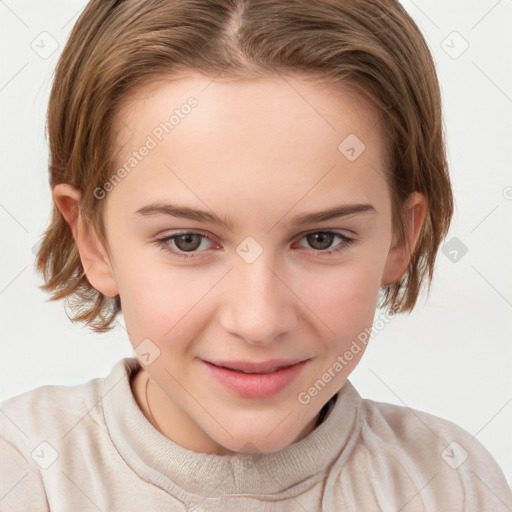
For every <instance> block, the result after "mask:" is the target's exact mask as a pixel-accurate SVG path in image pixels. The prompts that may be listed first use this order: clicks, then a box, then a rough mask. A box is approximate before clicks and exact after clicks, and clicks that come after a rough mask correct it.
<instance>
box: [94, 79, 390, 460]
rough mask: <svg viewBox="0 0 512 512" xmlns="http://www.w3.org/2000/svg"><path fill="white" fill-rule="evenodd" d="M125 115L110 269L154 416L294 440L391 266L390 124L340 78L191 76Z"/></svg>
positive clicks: (261, 443)
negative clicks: (328, 81)
mask: <svg viewBox="0 0 512 512" xmlns="http://www.w3.org/2000/svg"><path fill="white" fill-rule="evenodd" d="M189 98H194V99H193V100H189ZM187 100H188V103H187ZM186 105H189V106H188V107H186ZM173 113H174V114H175V117H174V118H173V119H172V120H171V122H169V118H170V116H171V115H172V114H173ZM118 118H119V120H120V122H119V126H118V131H117V133H118V143H119V144H118V148H117V149H118V155H117V158H118V164H119V168H121V167H122V166H123V165H125V164H127V165H125V170H126V169H129V171H127V172H125V173H123V172H121V173H119V174H118V177H120V178H121V179H120V180H119V179H118V180H116V181H115V182H114V180H112V183H115V185H112V183H110V185H109V184H107V185H106V186H105V187H104V188H103V190H108V191H107V192H106V193H105V194H104V195H105V198H104V199H102V200H104V201H106V202H107V203H106V213H105V224H106V232H107V239H108V243H109V251H110V252H109V256H110V259H109V261H108V268H109V269H110V270H109V271H110V272H111V279H112V281H113V282H114V283H115V287H116V289H117V292H118V293H119V294H120V297H121V302H122V309H123V316H124V319H125V323H126V327H127V331H128V332H129V337H130V340H131V343H132V345H133V347H134V348H135V349H136V353H137V355H138V357H139V358H140V360H141V362H142V363H143V368H144V371H145V372H147V373H148V374H149V377H150V379H151V380H150V384H151V386H150V390H151V395H150V396H151V402H150V403H151V409H152V411H153V413H154V415H155V417H158V422H159V424H160V425H162V424H163V428H164V429H165V434H166V435H168V437H169V438H171V439H172V440H173V441H175V442H177V443H179V444H181V445H182V446H185V447H186V448H189V449H192V450H195V451H198V452H205V453H217V454H224V453H231V452H232V451H260V452H270V451H275V450H279V449H281V448H283V447H285V446H287V445H289V444H291V443H293V442H295V441H297V440H299V439H301V438H302V437H304V436H305V435H306V434H307V433H309V431H310V430H311V428H312V425H313V423H314V421H315V419H316V417H317V415H318V413H319V411H320V409H321V408H322V406H323V405H324V404H325V403H326V402H327V401H328V399H329V398H330V397H331V396H332V395H334V394H335V393H336V392H337V391H338V390H339V389H340V388H341V386H343V384H344V383H345V381H346V380H347V378H348V376H349V375H350V373H351V372H352V370H353V369H354V368H355V366H356V365H357V364H358V362H359V360H360V358H361V357H362V355H363V353H364V349H365V345H364V344H363V343H361V342H357V343H358V347H359V350H358V351H357V349H356V348H355V346H354V340H357V339H358V335H359V334H360V333H361V332H362V331H364V330H365V329H366V328H370V327H371V325H372V321H373V317H374V314H375V308H376V300H377V295H378V291H379V287H380V286H381V285H383V284H389V282H391V281H393V279H396V278H398V277H399V275H396V276H393V275H392V274H396V273H397V270H396V269H397V265H398V263H397V259H396V258H395V259H393V254H394V251H395V245H394V244H395V241H394V237H393V230H392V223H391V200H390V193H389V188H388V185H387V183H386V180H385V173H386V161H387V154H386V147H385V144H386V143H385V138H384V134H383V133H382V132H381V125H380V124H379V123H378V122H377V118H376V117H375V116H374V115H373V113H372V111H371V110H370V109H369V108H368V106H367V105H365V104H364V103H363V102H362V101H361V100H358V99H357V98H355V97H354V96H352V95H350V94H349V93H348V92H347V91H344V90H343V89H342V88H339V87H338V88H334V87H333V86H327V85H321V84H319V83H315V82H314V81H311V80H306V79H304V78H299V77H287V78H286V80H285V79H284V78H282V77H275V78H274V77H272V78H271V77H268V78H264V79H260V80H254V81H228V80H220V79H215V80H212V79H211V78H207V77H204V76H200V75H194V74H191V75H189V76H188V77H184V78H183V79H180V80H178V81H172V82H159V83H158V84H153V85H151V86H150V87H146V88H145V89H142V90H141V91H139V92H138V93H137V94H136V95H135V96H133V97H132V98H130V100H129V101H128V102H127V103H126V104H125V105H124V106H123V108H122V109H121V110H120V112H119V114H118ZM166 122H167V124H165V123H166ZM363 144H364V146H363ZM143 147H146V148H147V149H146V150H144V149H142V148H143ZM134 152H135V153H134ZM130 159H131V160H130ZM101 194H102V192H100V191H98V195H101ZM194 211H200V212H202V213H194ZM318 212H330V214H320V213H318ZM313 213H317V215H316V216H313V215H312V214H313ZM336 213H337V215H336ZM399 274H400V272H399ZM88 276H89V279H90V280H91V281H94V279H95V277H94V272H93V271H91V273H88ZM93 284H94V285H95V286H96V287H97V288H98V289H101V287H102V286H103V285H102V281H101V278H99V277H98V278H97V279H96V282H93ZM100 291H101V290H100ZM351 347H352V348H351ZM347 351H348V352H350V353H351V354H352V357H350V358H349V357H346V355H347ZM143 354H144V355H143ZM342 361H343V362H342ZM212 363H216V364H217V366H215V365H214V364H212ZM243 363H247V365H246V366H243ZM249 363H262V365H260V366H252V367H251V366H250V365H249ZM295 363H300V364H295ZM337 363H338V364H337ZM282 365H288V367H287V368H284V369H280V370H275V369H274V370H273V369H272V367H274V368H275V367H276V366H282ZM220 366H230V367H232V368H238V369H239V371H236V370H228V369H226V368H224V369H221V368H220ZM242 367H243V368H242ZM241 369H244V370H245V371H246V372H249V373H244V372H243V371H240V370H241ZM262 371H265V372H266V375H263V374H261V372H262ZM258 373H260V374H259V375H258ZM319 381H320V382H319ZM249 445H250V446H251V447H252V448H251V449H247V447H248V446H249Z"/></svg>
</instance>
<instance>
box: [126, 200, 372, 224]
mask: <svg viewBox="0 0 512 512" xmlns="http://www.w3.org/2000/svg"><path fill="white" fill-rule="evenodd" d="M135 213H136V214H138V215H143V216H150V215H170V216H172V217H182V218H185V219H191V220H197V221H203V222H212V223H215V224H220V225H221V226H224V227H226V228H228V229H230V230H232V229H234V227H235V223H234V222H233V221H231V220H230V219H228V218H221V217H219V216H218V215H216V214H215V213H213V212H211V211H206V210H196V209H193V208H189V207H187V206H181V205H177V204H170V203H160V202H153V203H151V204H148V205H146V206H143V207H141V208H139V209H138V210H137V211H135ZM358 213H377V210H376V209H375V207H374V206H373V205H371V204H369V203H358V204H345V205H340V206H334V207H333V208H329V209H327V210H322V211H318V212H312V213H306V214H303V215H298V216H296V217H293V218H292V219H291V221H290V223H291V224H293V225H297V226H302V225H304V224H312V223H314V222H322V221H325V220H329V219H335V218H340V217H348V216H349V215H355V214H358Z"/></svg>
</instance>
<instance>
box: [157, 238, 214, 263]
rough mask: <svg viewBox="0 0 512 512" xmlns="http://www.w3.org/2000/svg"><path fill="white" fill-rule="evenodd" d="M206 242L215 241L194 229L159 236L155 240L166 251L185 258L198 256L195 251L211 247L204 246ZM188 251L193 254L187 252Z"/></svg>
mask: <svg viewBox="0 0 512 512" xmlns="http://www.w3.org/2000/svg"><path fill="white" fill-rule="evenodd" d="M204 242H206V245H208V243H211V244H212V243H213V242H212V240H211V239H210V238H209V237H208V236H206V235H203V234H202V233H196V232H193V231H182V232H179V233H174V234H172V235H169V236H166V237H164V238H158V239H157V240H155V241H154V243H155V245H157V246H159V247H160V248H161V249H163V250H164V251H167V252H170V253H171V254H176V255H177V256H181V257H183V258H193V257H196V254H195V253H197V252H204V251H205V250H206V249H208V248H209V247H204V246H205V243H204ZM173 245H174V247H173ZM199 248H202V250H199ZM188 252H189V253H192V254H186V253H188Z"/></svg>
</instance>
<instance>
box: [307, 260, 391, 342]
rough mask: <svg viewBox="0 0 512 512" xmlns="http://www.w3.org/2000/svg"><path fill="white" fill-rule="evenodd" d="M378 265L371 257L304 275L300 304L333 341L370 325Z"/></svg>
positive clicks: (351, 334)
mask: <svg viewBox="0 0 512 512" xmlns="http://www.w3.org/2000/svg"><path fill="white" fill-rule="evenodd" d="M381 266H382V264H380V265H379V264H378V262H375V261H372V259H371V258H368V259H367V260H365V259H362V258H361V259H359V260H358V261H354V260H353V261H346V262H344V263H343V264H341V265H338V266H332V267H324V268H323V269H321V271H320V272H319V271H316V272H314V273H311V272H308V273H304V275H303V279H302V285H301V287H300V289H301V290H304V299H303V301H304V303H305V304H307V306H308V307H309V308H310V309H311V310H312V311H313V312H314V313H315V314H316V315H317V316H318V317H319V319H320V320H321V321H322V322H323V323H324V324H325V325H326V326H328V327H329V328H330V329H331V330H332V331H334V333H335V334H333V333H332V332H331V334H332V339H336V340H337V341H338V342H342V341H346V340H348V339H351V338H352V337H354V336H357V334H358V333H359V332H361V331H362V330H364V329H365V328H366V327H369V326H370V325H371V324H372V321H373V318H374V315H375V307H376V302H377V295H378V291H379V284H380V273H379V268H380V267H381Z"/></svg>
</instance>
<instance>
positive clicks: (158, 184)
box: [115, 74, 387, 207]
mask: <svg viewBox="0 0 512 512" xmlns="http://www.w3.org/2000/svg"><path fill="white" fill-rule="evenodd" d="M192 105H193V106H192ZM117 119H118V123H117V127H116V135H117V147H116V150H117V164H118V166H119V167H121V166H123V165H125V164H126V163H127V162H128V161H129V160H130V159H133V158H134V157H133V154H134V152H135V153H137V152H139V153H140V151H139V150H140V149H141V148H143V146H148V147H150V146H151V149H150V150H149V151H143V152H144V153H145V156H143V157H142V158H140V157H139V159H138V160H137V162H133V163H135V164H136V165H135V166H134V167H133V170H130V172H129V176H128V177H127V178H126V179H124V180H123V182H122V183H121V185H119V186H118V187H116V191H115V192H116V194H117V193H118V190H119V191H121V190H124V191H125V192H127V193H129V194H130V195H131V196H132V197H131V199H132V200H135V201H137V200H138V199H137V197H138V196H140V197H141V201H142V196H145V198H146V199H147V197H148V195H149V196H151V197H152V198H153V199H160V198H161V196H158V194H162V193H163V191H169V193H170V192H171V191H172V190H177V189H180V190H181V191H182V192H184V193H186V194H187V195H188V196H189V197H190V199H191V200H192V201H194V202H195V203H196V205H198V203H197V199H198V197H201V196H203V197H204V196H206V195H208V194H213V193H214V192H215V194H216V196H217V197H221V198H222V197H224V198H227V197H228V196H229V197H230V198H231V197H232V196H233V195H235V196H237V197H239V198H246V199H247V200H248V201H249V202H248V203H246V205H249V204H251V205H252V206H254V207H255V206H256V205H258V204H259V205H261V204H262V203H261V196H262V195H263V194H265V195H266V196H267V197H268V196H269V195H270V189H272V191H275V197H274V199H275V200H276V201H278V202H279V197H281V198H283V201H284V202H286V201H287V200H285V199H284V198H285V197H286V196H287V195H290V196H293V197H289V201H292V200H295V201H297V200H298V199H299V196H297V194H301V195H302V194H305V193H306V194H309V195H312V194H313V195H314V193H318V194H323V195H325V194H331V195H332V194H333V193H334V191H336V189H337V190H338V191H340V187H341V188H343V190H346V191H347V193H349V192H351V193H354V192H355V191H356V190H359V194H360V195H361V194H362V195H364V194H369V193H370V189H375V190H376V191H377V189H378V188H379V187H380V188H382V184H385V178H384V176H385V173H386V165H387V164H386V162H387V151H386V147H387V144H386V141H385V137H384V134H383V132H382V127H381V123H380V122H379V119H378V116H377V115H376V113H375V111H374V110H373V109H372V108H371V107H370V105H369V104H368V103H367V102H366V101H364V100H363V99H362V98H361V97H359V96H357V95H355V94H354V93H352V92H351V91H350V90H349V89H348V88H344V87H343V86H338V85H337V86H334V85H332V84H326V83H322V82H320V81H315V80H314V79H311V78H305V77H300V76H273V77H265V78H259V79H254V80H227V79H219V78H217V79H214V78H211V77H205V76H202V75H194V74H191V75H187V76H182V77H179V79H173V80H160V81H158V82H154V83H152V84H150V85H147V86H145V87H142V88H141V89H139V90H138V91H137V92H136V93H133V94H132V95H131V96H130V97H129V98H128V99H127V100H126V101H125V102H124V103H123V106H122V108H121V109H120V110H119V112H118V115H117ZM354 157H355V158H354ZM378 181H380V185H379V184H378V183H377V182H378ZM365 189H366V192H365ZM308 191H310V192H308ZM194 195H195V196H196V197H194ZM156 196H158V197H156ZM340 199H343V198H342V197H340ZM359 199H361V200H367V199H369V198H368V197H360V198H359ZM251 200H252V201H253V202H252V203H250V201H251Z"/></svg>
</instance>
